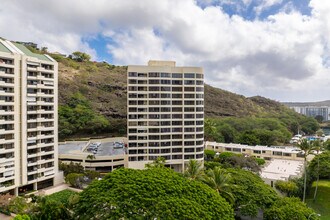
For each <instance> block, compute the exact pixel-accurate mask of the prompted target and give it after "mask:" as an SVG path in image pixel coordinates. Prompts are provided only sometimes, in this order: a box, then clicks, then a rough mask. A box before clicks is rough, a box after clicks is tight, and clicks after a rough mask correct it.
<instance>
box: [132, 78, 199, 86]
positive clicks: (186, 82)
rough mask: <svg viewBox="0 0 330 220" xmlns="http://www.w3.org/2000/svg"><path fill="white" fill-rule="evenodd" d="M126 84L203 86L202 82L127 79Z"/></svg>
mask: <svg viewBox="0 0 330 220" xmlns="http://www.w3.org/2000/svg"><path fill="white" fill-rule="evenodd" d="M128 84H139V85H147V84H149V85H158V84H160V85H204V81H203V80H168V79H163V80H158V79H149V80H136V79H129V80H128Z"/></svg>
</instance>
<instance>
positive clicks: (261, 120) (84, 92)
mask: <svg viewBox="0 0 330 220" xmlns="http://www.w3.org/2000/svg"><path fill="white" fill-rule="evenodd" d="M51 56H53V58H55V59H56V60H57V61H58V62H59V103H60V106H61V107H60V110H63V109H66V110H67V111H68V112H75V110H77V109H75V108H76V106H74V105H72V104H71V102H72V100H73V99H76V98H77V96H78V97H79V99H81V100H85V101H87V102H88V105H85V106H84V108H85V109H84V110H88V111H93V112H95V115H94V118H95V117H96V118H97V121H98V122H99V121H100V120H101V121H102V123H98V124H97V125H96V127H95V129H94V130H93V132H90V131H91V128H90V124H88V123H81V122H78V124H75V125H70V124H69V123H68V122H70V121H74V120H75V119H76V118H75V117H73V116H72V114H61V115H60V116H61V117H60V118H59V120H60V121H59V125H60V137H61V138H67V137H71V136H84V135H86V134H88V135H89V136H90V135H93V134H102V133H104V134H107V135H118V134H120V135H122V134H125V133H126V114H127V112H126V111H127V110H126V103H127V97H126V92H127V88H126V82H127V76H126V75H127V74H126V71H127V68H126V67H125V66H114V65H111V64H108V63H105V62H91V61H89V57H88V55H87V54H84V53H80V52H75V53H74V54H72V55H71V56H70V57H71V58H65V57H63V56H60V55H56V54H51ZM204 97H205V109H204V110H205V118H208V119H210V120H212V121H214V123H215V124H216V128H217V129H216V133H215V134H208V133H207V131H206V134H205V135H206V137H210V140H217V141H221V142H241V141H242V142H244V143H249V144H265V145H268V144H277V143H285V142H287V141H288V140H289V138H290V135H292V134H295V133H297V131H298V128H299V129H300V130H301V131H304V132H305V133H313V132H315V131H316V130H317V129H318V124H317V122H316V121H315V120H314V119H310V118H307V117H305V116H302V115H299V114H297V113H295V112H294V111H293V110H290V109H289V108H287V107H285V106H284V105H282V104H280V103H278V102H275V101H272V100H269V99H266V98H263V97H251V98H245V97H244V96H242V95H237V94H234V93H231V92H228V91H224V90H221V89H218V88H214V87H211V86H208V85H206V84H205V95H204ZM69 108H72V110H71V111H70V110H69ZM60 113H63V111H62V112H60ZM101 116H103V117H102V118H101ZM105 118H106V119H107V121H108V123H106V122H105V121H104V120H103V119H105ZM240 125H241V126H240ZM265 130H267V131H265Z"/></svg>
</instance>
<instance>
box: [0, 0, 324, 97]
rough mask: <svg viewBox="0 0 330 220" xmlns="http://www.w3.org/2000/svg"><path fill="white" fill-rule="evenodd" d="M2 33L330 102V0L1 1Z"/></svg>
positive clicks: (210, 80) (228, 84)
mask: <svg viewBox="0 0 330 220" xmlns="http://www.w3.org/2000/svg"><path fill="white" fill-rule="evenodd" d="M0 3H1V7H0V37H3V38H6V39H9V40H14V41H32V42H35V43H38V44H39V46H45V47H48V49H49V51H52V52H55V51H56V52H60V53H64V54H71V53H72V52H74V51H83V52H86V53H88V54H90V55H91V56H92V58H93V60H97V61H107V62H109V63H111V64H115V65H130V64H131V65H146V64H147V62H148V60H150V59H153V60H174V61H176V64H177V66H201V67H203V68H204V74H205V82H206V83H207V84H210V85H212V86H214V87H218V88H221V89H225V90H228V91H231V92H234V93H237V94H242V95H244V96H248V97H249V96H255V95H261V96H264V97H267V98H271V99H274V100H277V101H300V102H303V101H321V100H329V99H330V1H329V0H70V1H68V0H47V1H44V0H0Z"/></svg>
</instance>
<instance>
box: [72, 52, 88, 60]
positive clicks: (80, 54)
mask: <svg viewBox="0 0 330 220" xmlns="http://www.w3.org/2000/svg"><path fill="white" fill-rule="evenodd" d="M72 59H73V60H76V61H78V62H85V61H89V60H90V59H91V56H90V55H88V54H87V53H83V52H79V51H76V52H73V53H72Z"/></svg>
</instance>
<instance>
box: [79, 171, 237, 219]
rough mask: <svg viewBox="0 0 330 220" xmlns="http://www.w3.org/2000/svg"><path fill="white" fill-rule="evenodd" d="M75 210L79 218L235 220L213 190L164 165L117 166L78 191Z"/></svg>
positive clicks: (230, 211) (229, 208)
mask: <svg viewBox="0 0 330 220" xmlns="http://www.w3.org/2000/svg"><path fill="white" fill-rule="evenodd" d="M74 211H75V214H76V216H77V218H78V219H223V220H224V219H234V213H233V209H232V208H231V206H230V205H229V204H228V203H227V202H226V201H225V200H224V199H223V198H222V197H221V196H220V195H219V194H217V193H216V191H214V190H213V189H211V188H209V187H208V186H206V185H204V184H203V183H200V182H198V181H190V180H188V179H186V178H184V177H183V176H182V175H181V174H178V173H175V172H174V171H172V170H170V169H167V168H150V169H147V170H132V169H117V170H115V171H114V172H112V173H110V174H108V175H107V176H105V178H104V179H102V180H100V181H94V182H93V183H92V184H91V185H89V186H88V188H87V189H85V190H84V191H83V192H82V193H80V200H79V202H78V204H76V208H75V209H74Z"/></svg>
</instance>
